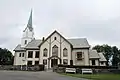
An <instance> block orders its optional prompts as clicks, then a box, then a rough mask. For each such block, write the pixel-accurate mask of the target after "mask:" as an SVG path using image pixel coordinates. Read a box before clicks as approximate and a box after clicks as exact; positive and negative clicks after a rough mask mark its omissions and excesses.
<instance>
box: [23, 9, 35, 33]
mask: <svg viewBox="0 0 120 80" xmlns="http://www.w3.org/2000/svg"><path fill="white" fill-rule="evenodd" d="M27 28H28V29H29V30H30V31H33V27H32V9H31V12H30V17H29V20H28V24H27V27H26V28H25V30H26V29H27ZM25 30H24V31H23V32H25Z"/></svg>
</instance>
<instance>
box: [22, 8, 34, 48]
mask: <svg viewBox="0 0 120 80" xmlns="http://www.w3.org/2000/svg"><path fill="white" fill-rule="evenodd" d="M33 39H34V31H33V26H32V10H31V13H30V17H29V20H28V24H27V27H26V28H25V29H24V31H23V36H22V39H21V47H25V46H26V45H27V44H28V43H29V42H31V41H32V40H33Z"/></svg>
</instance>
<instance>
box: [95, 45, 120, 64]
mask: <svg viewBox="0 0 120 80" xmlns="http://www.w3.org/2000/svg"><path fill="white" fill-rule="evenodd" d="M93 49H95V50H97V52H102V53H104V56H105V58H106V59H107V65H108V63H109V60H110V58H111V57H112V60H111V62H112V66H118V63H119V62H120V50H119V49H118V48H117V47H116V46H113V47H111V46H109V45H107V44H103V45H96V46H94V47H93Z"/></svg>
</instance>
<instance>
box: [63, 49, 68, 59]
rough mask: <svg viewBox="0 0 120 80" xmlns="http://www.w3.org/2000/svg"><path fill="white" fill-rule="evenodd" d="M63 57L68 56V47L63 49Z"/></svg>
mask: <svg viewBox="0 0 120 80" xmlns="http://www.w3.org/2000/svg"><path fill="white" fill-rule="evenodd" d="M63 57H68V50H67V48H64V49H63Z"/></svg>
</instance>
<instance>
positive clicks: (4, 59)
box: [0, 48, 14, 65]
mask: <svg viewBox="0 0 120 80" xmlns="http://www.w3.org/2000/svg"><path fill="white" fill-rule="evenodd" d="M13 59H14V56H13V54H12V53H11V52H10V51H9V50H8V49H6V48H4V49H2V48H0V65H12V64H13V61H14V60H13Z"/></svg>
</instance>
